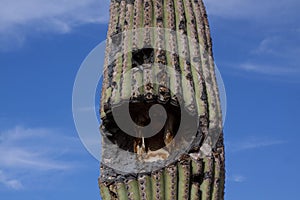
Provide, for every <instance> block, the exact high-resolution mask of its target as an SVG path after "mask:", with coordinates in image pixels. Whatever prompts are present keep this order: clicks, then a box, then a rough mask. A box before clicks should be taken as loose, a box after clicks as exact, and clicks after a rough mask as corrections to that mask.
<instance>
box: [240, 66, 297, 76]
mask: <svg viewBox="0 0 300 200" xmlns="http://www.w3.org/2000/svg"><path fill="white" fill-rule="evenodd" d="M238 68H239V69H241V70H244V71H247V72H255V73H260V74H265V75H275V76H284V75H295V74H299V73H300V68H299V69H298V68H291V67H289V66H282V67H278V66H269V65H263V64H256V63H243V64H240V65H239V66H238Z"/></svg>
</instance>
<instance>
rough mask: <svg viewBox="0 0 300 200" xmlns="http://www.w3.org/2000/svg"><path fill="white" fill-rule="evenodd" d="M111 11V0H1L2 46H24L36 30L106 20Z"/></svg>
mask: <svg viewBox="0 0 300 200" xmlns="http://www.w3.org/2000/svg"><path fill="white" fill-rule="evenodd" d="M108 15H109V1H108V0H104V1H103V0H84V1H82V0H51V1H48V0H26V1H22V0H2V1H1V6H0V50H1V51H10V50H14V49H15V48H18V47H21V46H22V45H23V44H24V43H25V41H26V38H27V36H28V35H32V34H33V33H39V32H50V33H68V32H70V31H71V30H72V29H73V28H74V27H77V26H80V25H84V24H90V23H106V22H107V20H108Z"/></svg>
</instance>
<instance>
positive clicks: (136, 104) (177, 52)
mask: <svg viewBox="0 0 300 200" xmlns="http://www.w3.org/2000/svg"><path fill="white" fill-rule="evenodd" d="M153 27H155V29H153ZM139 29H143V31H135V30H139ZM166 30H169V31H166ZM124 32H125V33H124ZM122 33H124V34H122ZM107 38H108V43H107V48H106V59H105V70H104V78H103V85H102V96H101V110H100V113H101V119H102V125H101V133H102V135H103V141H102V156H103V160H102V163H101V176H100V178H99V186H100V191H101V196H102V199H104V200H110V199H120V200H123V199H124V200H127V199H128V200H129V199H132V200H139V199H145V200H146V199H148V200H151V199H161V200H163V199H165V200H176V199H178V200H185V199H193V200H197V199H203V200H210V199H213V200H222V199H224V181H225V166H224V163H225V162H224V145H223V134H222V117H221V115H222V114H221V107H220V100H219V92H218V86H217V81H216V76H215V66H214V61H213V54H212V42H211V37H210V30H209V25H208V19H207V15H206V11H205V7H204V5H203V2H202V0H112V1H111V6H110V23H109V29H108V36H107ZM154 66H155V67H154ZM164 66H168V67H164ZM141 68H143V69H142V70H141ZM172 70H174V72H175V73H173V72H172ZM127 104H128V109H129V110H130V116H129V118H131V119H132V121H134V123H135V124H137V125H139V126H142V127H143V126H147V125H148V124H149V123H150V122H151V123H154V124H155V123H158V124H159V122H155V117H154V118H151V119H150V117H149V109H150V107H152V106H153V105H155V104H159V105H161V106H162V107H163V108H164V109H165V112H166V114H167V115H166V116H167V118H166V123H165V124H164V126H163V128H162V129H159V131H158V133H157V134H155V135H153V136H151V137H143V135H142V134H140V133H139V132H138V130H135V129H134V128H130V129H129V131H131V132H136V133H132V134H128V132H127V131H124V129H122V128H120V127H119V126H118V123H117V121H116V118H115V116H114V113H118V109H119V108H120V107H122V105H127ZM182 107H183V109H182ZM114 109H115V112H114ZM121 112H122V110H119V113H121ZM154 114H155V115H154V116H158V115H160V114H161V113H154ZM120 115H121V114H120ZM182 118H187V119H188V121H190V123H192V124H193V123H196V124H197V125H198V126H197V131H196V132H195V134H194V135H193V137H189V136H188V134H187V135H186V137H185V136H182V137H179V139H177V140H175V139H174V138H176V131H178V129H179V125H180V123H181V121H182V120H181V119H182ZM195 119H196V121H195V122H194V121H193V120H195ZM129 127H130V126H129ZM153 127H155V126H153ZM153 129H154V128H153ZM183 130H184V131H186V132H187V133H188V132H189V126H188V125H187V126H185V127H183ZM212 132H213V133H212ZM215 132H217V134H216V133H215ZM216 136H217V138H214V137H216ZM173 140H175V141H173ZM191 140H192V143H191V145H189V148H188V149H185V151H183V152H182V151H179V150H178V149H179V148H180V147H182V146H184V144H185V143H188V142H190V141H191ZM213 140H215V142H214V141H213ZM111 144H114V145H116V146H117V147H119V148H120V149H122V150H123V151H125V152H130V153H132V154H134V155H136V159H137V160H139V161H138V163H139V164H141V163H152V162H157V161H159V162H163V161H164V160H168V161H170V160H172V159H173V157H172V156H171V155H173V154H174V151H177V150H178V152H180V153H181V155H180V156H179V157H176V159H174V160H173V162H171V163H169V164H168V165H164V166H162V167H159V168H157V167H156V168H155V170H152V171H151V170H148V169H149V168H145V170H140V171H134V170H133V169H132V171H133V172H132V173H129V172H128V171H130V167H132V166H134V165H135V163H136V162H135V160H134V158H135V157H130V158H128V160H129V161H128V163H126V164H124V163H122V162H120V163H119V165H120V166H119V167H118V169H115V168H113V167H111V166H112V165H111V164H112V163H113V162H116V163H115V165H117V164H118V159H126V158H124V157H123V158H122V154H121V153H120V154H119V153H118V152H119V151H117V150H115V149H114V148H115V147H116V146H113V145H111ZM205 145H208V147H210V149H211V151H206V152H205V153H203V149H202V147H203V146H205ZM206 148H207V147H206ZM172 153H173V154H172ZM118 156H119V157H118ZM174 158H175V157H174ZM122 165H124V166H122ZM122 167H124V171H123V170H122ZM125 168H126V170H125ZM132 168H134V167H132ZM137 169H142V167H141V166H139V168H137Z"/></svg>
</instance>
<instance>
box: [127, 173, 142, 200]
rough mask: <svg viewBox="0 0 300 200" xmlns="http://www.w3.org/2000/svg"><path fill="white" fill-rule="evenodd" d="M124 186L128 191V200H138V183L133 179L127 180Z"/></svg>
mask: <svg viewBox="0 0 300 200" xmlns="http://www.w3.org/2000/svg"><path fill="white" fill-rule="evenodd" d="M125 184H126V187H127V191H128V200H140V190H139V183H138V181H137V180H136V179H135V178H133V177H130V178H127V180H125Z"/></svg>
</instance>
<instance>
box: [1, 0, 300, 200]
mask: <svg viewBox="0 0 300 200" xmlns="http://www.w3.org/2000/svg"><path fill="white" fill-rule="evenodd" d="M205 2H206V5H207V9H208V13H209V18H210V24H211V31H212V37H213V42H214V55H215V61H216V63H217V65H218V67H219V70H220V71H221V74H222V76H223V79H224V82H225V87H226V91H227V106H228V107H227V119H226V123H225V130H224V132H225V139H226V141H225V142H226V152H227V155H226V156H227V160H226V167H227V182H226V199H228V200H240V199H243V200H248V199H249V200H250V199H257V200H269V199H270V200H271V199H272V200H277V199H298V185H299V184H298V180H299V178H300V175H299V173H298V169H299V168H300V157H299V156H297V153H298V152H299V150H298V148H297V146H298V141H299V140H300V135H299V128H298V126H297V125H298V124H299V122H300V117H299V114H298V113H300V106H299V105H298V102H300V57H299V55H300V46H299V44H300V24H299V20H300V15H299V14H298V11H299V9H300V2H299V1H298V0H285V1H284V0H273V1H271V0H243V1H242V0H227V1H221V0H206V1H205ZM0 3H1V6H0V94H1V96H0V102H1V104H0V199H1V200H2V199H3V200H19V199H31V200H48V199H51V200H55V199H57V200H59V199H71V198H72V199H74V200H77V199H78V200H79V199H99V191H98V187H97V177H98V175H99V170H98V168H99V163H98V161H97V160H95V159H94V158H93V157H92V156H91V155H90V154H89V153H88V152H87V151H86V150H85V149H84V147H83V146H82V145H81V143H80V140H79V138H78V136H77V133H76V130H75V127H74V123H73V118H72V89H73V83H74V80H75V76H76V73H77V70H78V69H79V67H80V64H81V63H82V61H83V60H84V58H85V57H86V56H87V54H88V53H89V52H90V51H91V50H92V49H93V48H94V47H95V46H96V45H97V44H98V43H100V42H101V41H103V40H104V39H105V37H106V31H107V17H108V3H109V2H108V1H107V0H105V1H101V0H85V1H80V0H65V1H58V0H52V1H46V0H27V1H26V3H25V1H24V2H21V1H16V0H1V1H0ZM279 181H281V182H282V183H281V184H279V183H278V182H279Z"/></svg>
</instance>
